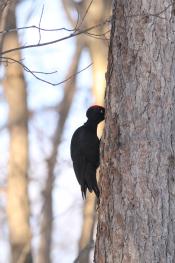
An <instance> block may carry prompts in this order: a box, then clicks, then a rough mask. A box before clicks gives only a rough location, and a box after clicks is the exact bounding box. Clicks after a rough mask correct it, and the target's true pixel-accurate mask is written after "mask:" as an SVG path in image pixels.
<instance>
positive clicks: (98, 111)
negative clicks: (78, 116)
mask: <svg viewBox="0 0 175 263" xmlns="http://www.w3.org/2000/svg"><path fill="white" fill-rule="evenodd" d="M86 116H87V118H88V120H89V121H92V122H94V123H97V124H98V123H100V122H101V121H103V120H104V118H105V108H104V107H102V106H98V105H94V106H91V107H90V108H89V109H88V110H87V112H86Z"/></svg>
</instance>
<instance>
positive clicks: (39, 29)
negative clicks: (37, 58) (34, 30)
mask: <svg viewBox="0 0 175 263" xmlns="http://www.w3.org/2000/svg"><path fill="white" fill-rule="evenodd" d="M43 13H44V5H43V7H42V11H41V16H40V20H39V27H38V28H39V41H38V44H40V42H41V30H40V26H41V20H42V17H43Z"/></svg>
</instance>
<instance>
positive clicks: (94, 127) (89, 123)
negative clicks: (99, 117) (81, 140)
mask: <svg viewBox="0 0 175 263" xmlns="http://www.w3.org/2000/svg"><path fill="white" fill-rule="evenodd" d="M97 125H98V123H94V122H92V121H90V120H87V122H85V124H84V126H86V127H87V128H88V129H89V130H91V131H93V132H95V133H96V132H97Z"/></svg>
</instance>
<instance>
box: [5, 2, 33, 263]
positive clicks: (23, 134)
mask: <svg viewBox="0 0 175 263" xmlns="http://www.w3.org/2000/svg"><path fill="white" fill-rule="evenodd" d="M15 7H16V3H15V1H14V2H13V3H11V5H10V6H9V7H8V12H7V15H6V21H5V22H4V29H5V30H10V29H12V28H16V17H15ZM6 8H7V7H6ZM14 46H19V42H18V34H17V32H11V33H8V34H6V35H4V36H3V48H6V49H11V48H13V47H14ZM20 59H21V56H20V52H19V51H15V52H13V53H11V54H10V55H9V57H8V63H7V64H6V66H5V71H6V73H5V78H4V82H3V86H4V90H5V95H6V98H7V102H8V107H9V132H10V151H9V167H8V183H7V215H8V226H9V234H10V243H11V250H12V262H13V263H31V262H32V256H31V244H30V241H31V231H30V226H29V200H28V179H27V173H28V110H27V95H26V82H25V79H24V74H23V69H22V67H21V66H20V65H19V64H17V63H14V60H16V61H20Z"/></svg>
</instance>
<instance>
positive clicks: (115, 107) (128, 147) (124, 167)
mask: <svg viewBox="0 0 175 263" xmlns="http://www.w3.org/2000/svg"><path fill="white" fill-rule="evenodd" d="M113 4H114V5H113V15H112V28H111V40H110V49H109V59H108V72H107V91H106V103H105V104H106V122H105V131H104V136H103V140H102V145H101V179H100V185H101V191H102V195H101V202H100V208H99V215H98V233H97V241H96V251H95V262H98V263H102V262H110V263H111V262H115V263H117V262H123V263H124V262H127V263H128V262H134V263H137V262H174V260H175V250H174V239H175V230H174V229H175V228H174V218H175V195H174V193H175V192H174V191H175V184H174V181H175V154H174V152H175V87H174V82H175V55H174V48H175V41H174V40H175V33H174V19H175V17H174V6H173V4H172V2H171V1H164V0H160V1H154V0H150V1H149V0H148V1H144V2H143V1H123V0H119V1H118V0H115V1H114V3H113Z"/></svg>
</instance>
